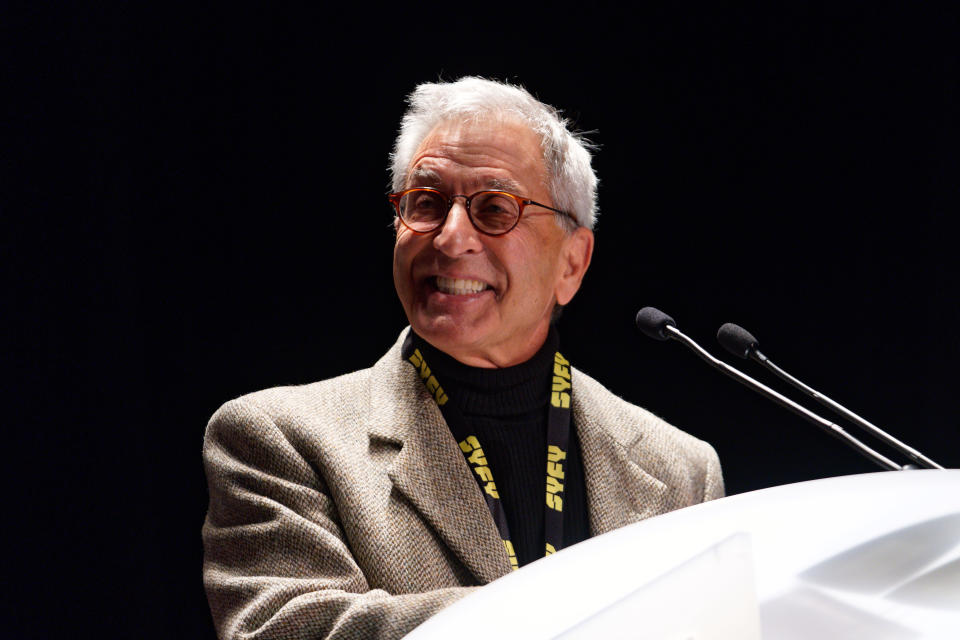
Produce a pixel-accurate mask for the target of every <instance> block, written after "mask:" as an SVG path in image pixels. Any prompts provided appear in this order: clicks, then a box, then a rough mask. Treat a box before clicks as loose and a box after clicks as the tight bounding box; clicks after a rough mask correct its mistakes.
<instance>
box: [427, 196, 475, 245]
mask: <svg viewBox="0 0 960 640" xmlns="http://www.w3.org/2000/svg"><path fill="white" fill-rule="evenodd" d="M433 246H434V247H435V248H436V249H437V250H438V251H440V252H441V253H443V254H444V255H446V256H449V257H451V258H455V257H457V256H460V255H464V254H468V253H477V252H480V251H482V250H483V243H482V242H481V239H480V232H479V231H477V229H476V227H474V226H473V223H472V222H471V221H470V215H469V214H468V213H467V208H466V206H464V202H463V201H462V200H460V199H459V198H454V201H453V206H452V207H450V211H448V212H447V219H446V220H445V221H444V223H443V226H442V227H440V231H439V232H438V233H437V235H436V236H435V237H434V239H433Z"/></svg>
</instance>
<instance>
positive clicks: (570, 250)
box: [556, 227, 593, 304]
mask: <svg viewBox="0 0 960 640" xmlns="http://www.w3.org/2000/svg"><path fill="white" fill-rule="evenodd" d="M591 257H593V231H590V229H587V228H586V227H578V228H577V229H576V230H575V231H574V232H573V233H571V234H568V235H567V237H566V238H564V243H563V248H562V249H561V251H560V265H559V266H560V270H561V271H560V278H559V279H558V280H557V288H556V296H557V304H567V303H568V302H570V300H572V299H573V296H574V295H575V294H576V293H577V291H578V290H579V289H580V283H581V282H583V276H584V275H585V274H586V273H587V267H589V266H590V258H591Z"/></svg>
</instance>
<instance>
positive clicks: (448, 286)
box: [437, 276, 487, 296]
mask: <svg viewBox="0 0 960 640" xmlns="http://www.w3.org/2000/svg"><path fill="white" fill-rule="evenodd" d="M486 288H487V284H486V283H485V282H480V281H479V280H461V279H460V278H444V277H443V276H437V289H439V290H440V291H442V292H444V293H452V294H453V295H456V296H465V295H469V294H471V293H480V292H481V291H483V290H484V289H486Z"/></svg>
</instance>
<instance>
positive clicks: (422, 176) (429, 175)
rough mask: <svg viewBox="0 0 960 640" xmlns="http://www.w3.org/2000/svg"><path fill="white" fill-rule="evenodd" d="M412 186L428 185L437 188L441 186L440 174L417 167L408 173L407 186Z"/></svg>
mask: <svg viewBox="0 0 960 640" xmlns="http://www.w3.org/2000/svg"><path fill="white" fill-rule="evenodd" d="M414 184H419V185H423V184H429V185H432V186H434V187H439V186H440V185H442V184H443V179H442V178H441V177H440V174H439V173H437V172H436V171H433V170H432V169H424V168H423V167H417V168H416V169H414V170H413V171H411V172H410V177H409V180H408V182H407V186H412V185H414Z"/></svg>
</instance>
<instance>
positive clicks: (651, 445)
mask: <svg viewBox="0 0 960 640" xmlns="http://www.w3.org/2000/svg"><path fill="white" fill-rule="evenodd" d="M572 382H573V410H574V420H575V421H576V423H577V424H578V425H579V427H578V428H587V429H593V430H596V431H600V432H602V433H604V434H606V436H607V437H609V438H612V439H613V440H614V441H616V442H617V443H618V444H619V445H620V446H622V447H623V448H624V449H625V450H626V451H627V454H628V456H629V457H630V459H631V460H633V461H634V462H635V463H636V464H638V465H639V466H640V467H642V468H643V469H644V471H645V472H646V473H648V474H650V475H652V476H654V477H656V478H657V479H658V480H660V481H661V482H663V483H664V484H667V485H670V486H676V485H677V484H682V485H699V489H700V490H702V491H703V494H702V498H701V499H703V500H709V499H712V498H717V497H721V496H722V495H723V480H722V476H721V470H720V461H719V458H718V456H717V453H716V451H715V450H714V449H713V447H712V446H711V445H710V444H709V443H707V442H705V441H703V440H701V439H700V438H697V437H695V436H693V435H691V434H689V433H687V432H685V431H683V430H681V429H678V428H677V427H675V426H673V425H671V424H670V423H668V422H667V421H666V420H664V419H662V418H660V417H659V416H657V415H655V414H653V413H652V412H650V411H648V410H647V409H644V408H643V407H639V406H637V405H635V404H632V403H630V402H627V401H626V400H624V399H623V398H621V397H619V396H617V395H616V394H614V393H613V392H611V391H610V390H608V389H607V388H606V387H604V386H603V385H602V384H600V383H599V382H597V381H596V380H595V379H593V378H592V377H590V376H589V375H587V374H586V373H584V372H583V371H580V370H578V369H574V370H573V375H572ZM690 488H691V489H692V488H693V486H690Z"/></svg>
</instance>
